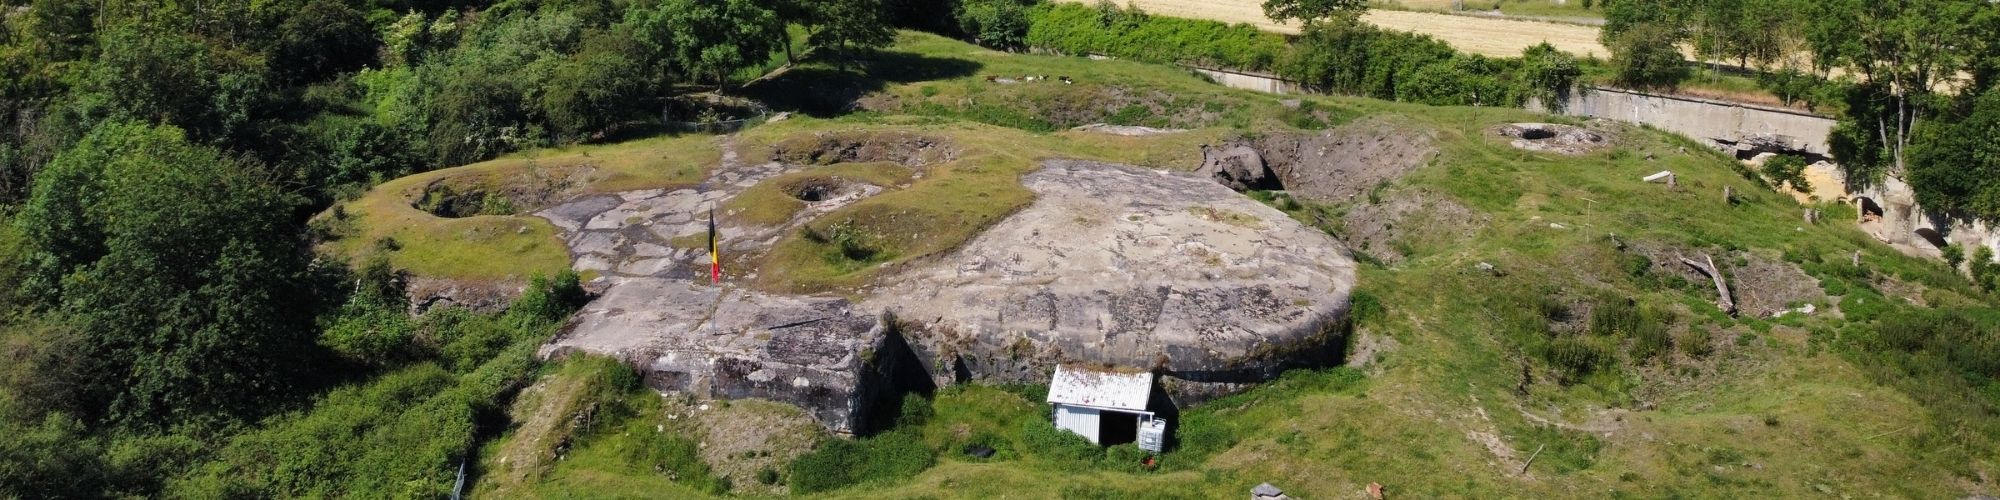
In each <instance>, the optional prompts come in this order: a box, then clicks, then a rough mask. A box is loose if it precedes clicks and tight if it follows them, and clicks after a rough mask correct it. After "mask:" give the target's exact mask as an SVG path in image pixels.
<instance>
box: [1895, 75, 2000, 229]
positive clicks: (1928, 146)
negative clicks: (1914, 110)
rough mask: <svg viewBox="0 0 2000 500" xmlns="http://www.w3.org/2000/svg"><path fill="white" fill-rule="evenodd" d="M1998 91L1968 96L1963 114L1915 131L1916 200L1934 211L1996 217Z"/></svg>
mask: <svg viewBox="0 0 2000 500" xmlns="http://www.w3.org/2000/svg"><path fill="white" fill-rule="evenodd" d="M1995 137H2000V89H1997V90H1989V91H1987V92H1986V93H1985V94H1984V95H1981V96H1979V97H1978V98H1977V99H1975V100H1973V102H1972V104H1971V106H1970V111H1969V112H1967V113H1966V114H1965V115H1964V116H1962V117H1954V118H1952V119H1950V120H1943V121H1939V122H1932V123H1930V124H1929V125H1922V126H1920V127H1919V129H1918V134H1917V141H1916V144H1915V145H1913V146H1911V151H1910V165H1909V181H1910V187H1912V188H1914V189H1915V190H1916V191H1917V201H1918V202H1919V203H1922V204H1923V205H1924V207H1925V208H1929V209H1934V210H1953V211H1962V212H1965V213H1968V214H1971V215H1975V216H1979V217H1984V218H1989V219H1993V218H2000V143H1996V141H1995V140H1994V138H1995Z"/></svg>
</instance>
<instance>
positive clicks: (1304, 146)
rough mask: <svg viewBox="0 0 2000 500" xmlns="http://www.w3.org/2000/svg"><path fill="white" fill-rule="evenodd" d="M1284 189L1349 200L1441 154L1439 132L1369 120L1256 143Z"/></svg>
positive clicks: (1308, 195) (1321, 198) (1324, 198)
mask: <svg viewBox="0 0 2000 500" xmlns="http://www.w3.org/2000/svg"><path fill="white" fill-rule="evenodd" d="M1255 146H1256V148H1257V150H1258V151H1259V152H1261V153H1263V159H1264V162H1265V163H1266V164H1268V165H1270V168H1271V172H1273V173H1275V174H1277V175H1278V179H1279V180H1280V181H1281V182H1283V184H1284V189H1285V190H1286V191H1287V192H1289V193H1291V194H1292V195H1293V196H1297V197H1299V198H1303V199H1308V200H1315V201H1329V202H1346V201H1352V200H1355V199H1357V198H1358V197H1360V196H1361V195H1362V194H1365V193H1367V192H1368V191H1369V190H1372V189H1375V188H1376V187H1377V186H1380V185H1381V184H1382V183H1385V182H1390V181H1394V180H1396V179H1399V178H1402V177H1403V175H1405V174H1408V173H1410V171H1413V170H1416V169H1418V168H1420V167H1423V166H1424V165H1427V164H1429V163H1430V161H1431V159H1432V158H1434V157H1436V156H1437V151H1438V148H1437V131H1436V130H1434V129H1431V128H1429V127H1426V126H1423V125H1418V124H1412V123H1407V122H1404V121H1401V120H1394V119H1383V118H1363V119H1360V120H1356V121H1354V122H1353V123H1348V124H1345V125H1341V126H1339V127H1337V128H1334V129H1331V130H1324V131H1321V132H1319V133H1315V134H1274V135H1270V136H1266V137H1264V138H1262V139H1259V140H1257V141H1256V143H1255Z"/></svg>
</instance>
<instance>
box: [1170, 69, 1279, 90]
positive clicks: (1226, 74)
mask: <svg viewBox="0 0 2000 500" xmlns="http://www.w3.org/2000/svg"><path fill="white" fill-rule="evenodd" d="M1189 69H1192V70H1194V71H1195V72H1196V73H1201V74H1202V75H1203V76H1207V77H1208V79H1209V80H1214V81H1215V83H1218V84H1221V85H1222V86H1224V87H1229V88H1232V89H1243V90H1254V91H1258V92H1267V93H1272V94H1297V93H1301V92H1303V91H1304V89H1303V88H1302V87H1301V86H1300V85H1299V84H1296V83H1292V82H1288V81H1284V80H1280V79H1278V77H1276V76H1272V75H1261V74H1256V73H1244V72H1239V71H1229V70H1220V69H1208V68H1189Z"/></svg>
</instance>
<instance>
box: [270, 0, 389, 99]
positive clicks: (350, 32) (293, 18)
mask: <svg viewBox="0 0 2000 500" xmlns="http://www.w3.org/2000/svg"><path fill="white" fill-rule="evenodd" d="M276 35H277V36H276V37H275V39H274V40H272V41H271V43H270V46H269V47H268V48H267V49H266V53H268V54H269V55H270V56H269V57H270V62H269V65H270V67H271V69H272V71H273V72H274V73H276V74H277V76H278V78H279V79H281V80H283V81H286V82H289V83H303V82H317V81H322V80H325V79H326V78H327V77H329V76H332V75H335V74H338V73H342V72H348V71H354V70H357V69H361V68H362V67H363V66H366V65H368V64H369V63H372V62H374V61H375V53H376V50H375V49H376V47H377V46H379V45H380V41H379V40H378V39H377V38H376V36H375V30H374V27H373V26H370V25H369V24H368V20H367V18H365V17H363V15H362V13H361V11H359V10H357V9H355V8H354V7H352V6H349V5H348V2H344V1H341V0H312V1H311V2H308V3H306V4H305V5H304V6H303V7H301V8H300V9H299V10H298V11H296V12H293V13H290V15H289V16H287V17H286V18H285V20H284V22H283V23H282V24H280V25H279V27H278V29H277V31H276Z"/></svg>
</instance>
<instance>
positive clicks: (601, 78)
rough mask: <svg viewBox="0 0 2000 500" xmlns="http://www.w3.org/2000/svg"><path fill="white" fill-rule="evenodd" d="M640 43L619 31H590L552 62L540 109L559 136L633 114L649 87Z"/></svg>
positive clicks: (572, 136) (570, 137)
mask: <svg viewBox="0 0 2000 500" xmlns="http://www.w3.org/2000/svg"><path fill="white" fill-rule="evenodd" d="M644 57H645V55H644V47H641V46H640V45H639V42H638V41H637V40H634V39H632V37H630V36H627V35H626V34H625V33H623V32H622V31H607V32H597V33H592V34H591V35H590V36H589V38H587V39H585V40H584V43H583V49H582V50H581V51H579V52H577V53H576V54H575V55H571V56H569V57H568V58H566V59H565V60H563V61H562V62H560V63H557V64H556V65H555V69H554V70H553V71H552V72H551V77H550V78H549V80H548V82H549V83H548V85H547V88H546V89H544V91H543V92H541V103H540V104H541V112H542V114H543V115H544V116H546V117H548V121H549V125H550V129H551V130H552V131H553V132H555V134H556V138H557V139H558V140H564V141H578V140H583V139H586V138H588V137H589V136H590V135H591V134H593V133H596V132H601V131H603V130H605V129H606V128H608V127H610V126H612V125H615V124H617V123H618V122H620V121H623V120H625V119H626V118H629V117H630V116H632V114H633V111H634V110H635V109H637V106H633V103H636V102H643V101H644V99H645V97H647V94H648V93H649V92H650V91H651V90H652V89H653V85H654V84H653V81H652V79H651V77H650V75H651V74H652V70H651V69H649V68H647V67H646V64H645V62H644V60H643V58H644Z"/></svg>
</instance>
